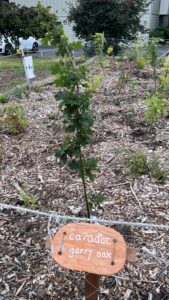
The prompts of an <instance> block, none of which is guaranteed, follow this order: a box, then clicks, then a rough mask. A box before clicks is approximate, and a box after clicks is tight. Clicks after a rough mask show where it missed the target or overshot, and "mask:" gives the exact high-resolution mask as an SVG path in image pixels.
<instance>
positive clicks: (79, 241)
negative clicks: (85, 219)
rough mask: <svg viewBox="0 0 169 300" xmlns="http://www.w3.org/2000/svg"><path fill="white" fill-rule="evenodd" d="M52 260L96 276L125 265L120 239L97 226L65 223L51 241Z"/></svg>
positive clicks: (118, 234)
mask: <svg viewBox="0 0 169 300" xmlns="http://www.w3.org/2000/svg"><path fill="white" fill-rule="evenodd" d="M53 249H54V254H53V259H54V260H55V261H56V262H57V263H59V264H60V265H61V266H63V267H65V268H68V269H71V270H77V271H81V272H88V273H93V274H98V275H112V274H114V273H117V272H118V271H120V270H121V269H122V268H123V267H124V264H125V262H126V258H127V246H126V243H125V241H124V238H123V236H122V235H121V234H120V233H119V232H117V231H115V230H114V229H112V228H108V227H106V226H103V225H98V224H88V223H79V224H68V225H66V226H64V227H62V228H61V229H60V230H59V232H58V233H57V234H56V235H55V237H54V238H53Z"/></svg>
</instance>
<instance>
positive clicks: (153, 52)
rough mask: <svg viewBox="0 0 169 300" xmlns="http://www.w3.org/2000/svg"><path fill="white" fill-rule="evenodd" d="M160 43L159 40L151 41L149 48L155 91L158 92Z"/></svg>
mask: <svg viewBox="0 0 169 300" xmlns="http://www.w3.org/2000/svg"><path fill="white" fill-rule="evenodd" d="M158 42H159V40H158V39H156V38H153V39H150V40H149V44H148V46H147V51H148V52H147V53H148V58H149V63H150V65H151V67H152V69H153V79H154V85H155V91H156V90H157V65H158Z"/></svg>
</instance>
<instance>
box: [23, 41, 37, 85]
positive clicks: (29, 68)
mask: <svg viewBox="0 0 169 300" xmlns="http://www.w3.org/2000/svg"><path fill="white" fill-rule="evenodd" d="M20 49H21V52H22V59H23V65H24V70H25V77H26V82H27V85H28V87H29V88H30V79H33V78H35V73H34V67H33V59H32V56H26V57H25V55H24V51H23V47H22V44H21V46H20Z"/></svg>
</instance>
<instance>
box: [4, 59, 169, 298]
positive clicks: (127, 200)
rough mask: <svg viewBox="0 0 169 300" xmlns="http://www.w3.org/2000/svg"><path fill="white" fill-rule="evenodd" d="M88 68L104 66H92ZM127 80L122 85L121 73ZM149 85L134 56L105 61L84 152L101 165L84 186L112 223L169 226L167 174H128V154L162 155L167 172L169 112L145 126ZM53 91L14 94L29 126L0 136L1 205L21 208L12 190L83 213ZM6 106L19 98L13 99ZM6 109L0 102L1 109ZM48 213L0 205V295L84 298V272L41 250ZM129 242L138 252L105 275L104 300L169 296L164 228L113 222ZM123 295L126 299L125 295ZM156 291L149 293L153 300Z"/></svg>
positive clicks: (50, 207) (65, 211) (148, 74)
mask: <svg viewBox="0 0 169 300" xmlns="http://www.w3.org/2000/svg"><path fill="white" fill-rule="evenodd" d="M92 69H93V71H92V72H93V73H95V74H97V73H98V72H100V71H99V70H98V68H97V67H95V68H93V67H92ZM122 73H123V74H125V84H124V85H123V86H122V88H121V91H119V80H118V79H119V76H121V74H122ZM153 90H154V81H153V80H152V71H151V69H150V68H149V67H146V68H145V70H139V69H137V68H136V67H135V65H134V63H132V62H130V63H129V62H126V61H125V62H123V63H121V62H111V65H110V66H109V67H107V68H105V70H104V79H103V82H102V84H101V86H100V87H99V89H98V90H97V91H96V92H95V93H94V96H93V109H94V114H95V116H96V120H95V124H94V128H93V140H92V145H91V147H90V149H87V150H86V151H87V152H89V153H90V155H91V156H94V157H98V160H99V163H98V166H99V171H98V172H97V178H96V180H95V182H93V183H88V192H89V193H92V192H93V191H95V192H101V193H103V194H104V195H105V196H106V200H105V202H104V211H102V210H99V211H98V212H97V213H96V212H94V213H93V215H94V216H96V217H98V218H103V219H109V220H118V221H120V220H124V221H132V222H146V223H156V224H164V225H165V224H168V221H169V214H168V213H169V200H168V199H169V180H168V178H167V179H166V181H165V183H164V184H161V183H160V182H159V181H158V180H157V179H156V178H154V177H153V176H152V174H151V173H147V174H144V175H142V176H140V177H138V178H136V179H133V178H132V177H131V176H127V175H126V168H125V166H124V157H125V153H126V151H127V150H130V151H140V150H141V151H142V152H143V153H144V154H145V155H146V157H147V158H148V159H152V158H153V157H158V160H159V162H160V164H161V166H162V167H165V168H166V169H169V118H168V115H166V116H165V117H164V118H163V119H160V120H159V121H158V122H157V123H156V124H155V125H153V126H149V125H147V124H145V123H144V122H143V115H144V111H145V105H144V104H143V103H142V100H143V99H144V98H145V93H146V92H150V93H152V92H153ZM55 94H56V88H55V87H54V86H50V87H45V88H44V89H43V90H39V91H38V93H36V92H31V93H30V94H29V95H28V96H27V97H26V96H25V97H23V98H21V99H19V103H20V104H21V105H22V106H23V108H24V111H25V114H26V117H27V119H28V122H29V125H28V127H27V128H26V131H25V132H23V133H20V134H18V135H9V134H7V133H5V132H1V133H0V139H1V144H2V147H3V149H4V154H3V157H2V165H1V182H0V193H1V196H0V198H1V202H3V203H7V204H11V205H21V206H22V205H24V203H23V201H22V200H21V197H20V193H19V191H18V189H17V188H16V187H17V186H19V187H21V188H23V189H26V191H27V192H28V193H29V194H31V195H33V196H35V197H36V199H37V208H38V209H39V210H41V211H56V212H57V213H58V214H61V215H71V216H78V217H79V216H80V217H83V216H85V212H84V211H85V206H84V205H83V189H82V186H81V182H80V180H79V179H77V176H76V175H75V174H74V173H73V172H71V173H70V170H69V169H68V168H66V167H65V166H63V165H61V164H60V163H59V162H58V161H57V160H56V159H55V157H54V150H55V149H57V147H58V146H59V144H60V143H61V142H62V141H63V137H64V131H63V128H62V116H61V113H60V111H59V107H58V104H57V102H56V100H55ZM10 101H11V102H12V103H15V102H17V103H18V99H17V98H15V97H13V98H12V99H11V100H10ZM1 106H3V105H1ZM47 224H48V220H47V219H42V218H39V217H34V216H32V215H30V214H25V213H19V212H15V211H9V210H2V211H1V212H0V227H1V229H0V235H1V238H2V242H1V245H0V249H1V251H0V252H1V260H0V269H1V273H2V279H0V299H5V300H6V299H8V300H10V299H11V300H12V299H20V300H21V299H45V300H46V299H64V300H68V299H83V296H84V291H83V286H84V274H80V273H76V272H73V271H70V272H69V271H65V270H63V269H62V268H61V267H59V266H58V265H56V263H55V262H54V261H53V260H52V259H51V257H50V255H49V249H48V247H47V246H46V242H45V241H46V236H47ZM114 228H116V229H117V230H119V231H120V232H121V233H122V234H123V235H124V237H125V239H126V242H127V244H128V245H129V246H132V247H136V248H137V249H138V251H139V256H138V261H137V262H136V263H134V264H127V265H126V267H125V269H124V270H123V271H121V272H120V273H118V274H116V275H115V276H112V277H108V278H104V277H102V278H101V284H100V299H101V300H107V299H109V300H111V299H112V300H113V299H118V300H119V299H125V300H127V299H132V300H135V299H141V300H144V299H145V300H146V299H165V300H166V299H169V288H168V287H169V278H168V276H167V274H168V271H169V268H168V260H169V253H168V242H169V239H168V233H167V232H166V231H165V230H162V229H152V228H142V229H140V228H139V229H137V228H133V227H124V226H114ZM127 295H128V296H127ZM151 297H153V298H151Z"/></svg>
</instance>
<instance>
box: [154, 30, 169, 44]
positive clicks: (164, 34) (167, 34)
mask: <svg viewBox="0 0 169 300" xmlns="http://www.w3.org/2000/svg"><path fill="white" fill-rule="evenodd" d="M150 36H151V37H152V38H158V39H159V40H161V41H162V42H165V40H168V39H169V27H158V28H156V29H155V30H154V31H153V32H151V34H150Z"/></svg>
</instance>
